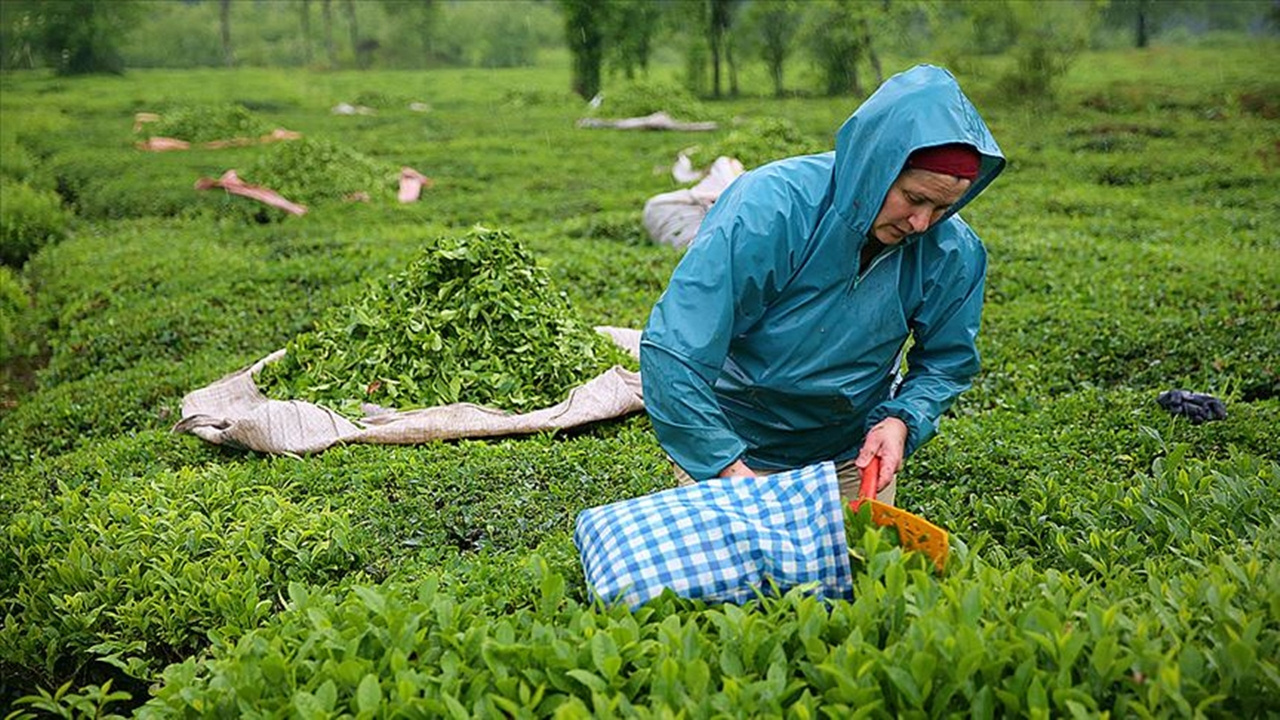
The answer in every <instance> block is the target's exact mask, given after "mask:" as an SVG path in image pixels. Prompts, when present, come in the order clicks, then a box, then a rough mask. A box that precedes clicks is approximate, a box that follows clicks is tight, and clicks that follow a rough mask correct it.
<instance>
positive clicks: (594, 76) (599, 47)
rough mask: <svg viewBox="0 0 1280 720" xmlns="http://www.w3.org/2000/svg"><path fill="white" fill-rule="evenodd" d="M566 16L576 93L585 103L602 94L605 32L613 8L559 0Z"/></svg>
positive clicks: (581, 1)
mask: <svg viewBox="0 0 1280 720" xmlns="http://www.w3.org/2000/svg"><path fill="white" fill-rule="evenodd" d="M560 10H561V12H562V13H563V14H564V38H565V45H567V46H568V48H569V54H570V55H571V56H572V58H573V77H572V80H571V81H570V85H571V87H572V88H573V91H574V92H575V93H577V94H578V95H580V96H581V97H582V98H583V99H585V100H590V99H591V98H593V97H595V95H596V93H598V92H600V70H601V67H602V65H603V64H604V52H605V29H606V28H607V27H608V20H607V15H608V13H609V11H610V6H609V5H607V4H605V3H597V2H592V1H591V0H560Z"/></svg>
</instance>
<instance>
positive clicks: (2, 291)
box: [0, 265, 31, 362]
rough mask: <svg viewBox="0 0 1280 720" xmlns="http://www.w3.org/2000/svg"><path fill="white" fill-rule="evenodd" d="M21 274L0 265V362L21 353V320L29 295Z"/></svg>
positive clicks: (28, 301) (28, 305)
mask: <svg viewBox="0 0 1280 720" xmlns="http://www.w3.org/2000/svg"><path fill="white" fill-rule="evenodd" d="M27 292H28V290H27V285H26V283H25V282H23V280H22V276H21V275H19V274H18V273H16V272H14V271H13V269H12V268H10V267H8V266H5V265H0V362H8V361H9V359H10V358H13V357H17V356H18V355H20V354H22V348H20V347H19V344H20V338H21V337H22V334H23V328H22V322H23V317H24V316H25V315H26V313H27V311H28V308H29V307H30V306H31V297H30V296H29V295H28V294H27Z"/></svg>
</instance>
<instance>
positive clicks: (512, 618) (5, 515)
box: [0, 43, 1280, 718]
mask: <svg viewBox="0 0 1280 720" xmlns="http://www.w3.org/2000/svg"><path fill="white" fill-rule="evenodd" d="M1278 58H1280V47H1277V46H1276V45H1275V44H1274V43H1272V44H1253V45H1241V46H1231V47H1216V48H1214V47H1203V48H1194V49H1193V48H1184V49H1175V48H1154V49H1149V50H1147V51H1145V52H1136V51H1134V52H1113V53H1107V54H1091V55H1085V56H1083V57H1082V58H1081V59H1080V60H1079V61H1078V62H1077V64H1076V65H1075V66H1074V67H1073V69H1072V71H1071V72H1070V74H1069V75H1068V76H1067V77H1066V78H1065V80H1064V81H1063V85H1062V87H1061V89H1060V93H1059V96H1058V98H1057V99H1056V101H1055V102H1053V103H1045V102H1040V103H1034V104H1028V103H1026V102H1024V101H1023V99H1022V98H1014V97H1006V96H1002V95H1001V93H1000V92H999V90H998V85H997V83H996V82H995V81H994V78H995V76H996V74H995V72H994V71H993V69H992V67H990V66H987V65H984V64H975V65H974V66H972V67H966V68H963V69H957V70H956V74H957V76H958V77H959V78H960V81H961V83H962V85H963V86H964V87H965V88H966V89H967V90H968V91H969V93H970V95H971V96H972V97H973V98H974V100H975V103H976V104H977V106H978V107H979V109H980V110H981V111H982V112H983V114H984V116H985V117H986V119H987V121H988V123H989V125H990V126H991V128H992V130H993V132H994V134H995V136H996V138H997V139H998V140H999V142H1000V144H1001V146H1002V147H1003V149H1004V150H1005V152H1006V154H1007V155H1008V157H1009V160H1010V163H1009V168H1008V170H1007V171H1006V172H1005V173H1004V175H1003V176H1002V177H1001V178H1000V179H998V180H997V181H996V183H995V184H994V185H993V186H992V188H991V189H990V190H988V191H987V193H986V194H984V195H983V196H982V197H981V198H979V199H978V200H977V201H976V202H975V203H974V204H973V205H972V206H970V207H969V208H966V210H965V213H964V214H965V217H966V220H967V221H968V222H969V223H970V224H971V225H973V226H974V227H975V228H976V229H977V230H978V232H979V233H980V234H981V236H982V237H983V239H984V241H985V243H986V244H987V247H988V250H989V254H990V276H989V280H988V284H987V309H986V314H985V317H984V326H983V330H982V334H981V336H980V338H979V346H980V350H981V352H982V355H983V370H982V373H981V374H980V376H979V377H978V378H977V381H976V383H975V386H974V388H973V389H972V390H971V391H970V392H969V393H968V394H966V395H965V396H964V397H963V398H962V400H961V401H960V402H959V403H957V405H956V407H955V408H953V410H952V411H951V413H950V414H949V416H948V417H947V418H946V419H944V421H943V424H942V429H941V432H940V434H939V436H938V438H937V439H936V440H934V441H933V442H932V443H931V444H929V445H927V446H926V447H925V448H924V449H922V450H921V451H920V452H919V453H918V454H917V455H916V456H914V457H913V458H911V459H910V460H909V461H908V464H907V466H906V468H905V470H904V472H903V474H902V476H901V477H900V484H899V491H898V504H899V505H901V506H904V507H906V508H908V509H910V510H912V511H914V512H917V513H919V514H921V515H923V516H925V517H927V518H929V519H931V520H933V521H934V522H936V523H938V524H940V525H943V526H944V527H947V528H949V529H950V530H951V531H952V533H953V537H954V542H955V547H954V550H953V553H952V554H953V557H952V561H951V565H950V567H949V569H948V572H947V573H946V574H945V575H944V576H941V577H939V576H936V575H934V574H931V573H929V572H927V571H926V570H925V569H924V565H923V563H921V562H920V561H919V559H918V558H913V557H904V556H903V555H902V553H901V552H900V551H899V550H898V549H896V548H894V547H893V544H892V543H890V542H889V539H888V538H887V537H886V536H883V535H880V534H877V533H875V532H869V533H867V534H866V535H865V536H863V537H862V538H860V539H855V544H856V545H858V548H857V549H858V552H859V553H860V554H861V555H862V556H863V557H865V558H866V560H865V563H864V564H862V565H861V566H860V567H859V569H858V572H857V573H856V574H855V585H856V587H855V590H856V599H855V600H854V601H852V602H837V603H832V604H823V603H821V602H819V601H816V600H814V599H812V598H810V597H807V596H805V595H804V594H803V593H801V592H798V591H797V592H793V593H790V594H787V595H785V596H783V597H768V598H762V599H760V600H759V601H756V602H753V603H749V604H747V605H745V606H706V605H703V604H700V603H695V602H689V601H683V600H679V599H677V598H674V597H667V598H662V599H659V600H658V601H655V602H653V603H651V604H649V605H647V606H645V607H643V608H642V609H640V610H638V611H636V612H634V613H632V612H629V611H628V610H626V609H625V608H618V607H604V606H601V605H599V604H593V603H592V602H591V600H590V597H589V595H588V592H587V588H586V587H585V584H584V581H583V577H582V571H581V569H580V566H579V564H578V557H577V552H576V549H575V548H574V546H573V543H572V540H571V533H572V529H573V522H574V518H575V516H576V515H577V514H578V513H579V512H580V511H582V510H583V509H585V508H588V507H592V506H596V505H601V504H604V503H608V502H612V501H616V500H620V499H623V498H629V497H634V496H637V495H641V494H644V493H649V492H653V491H657V490H661V489H665V488H668V487H672V486H674V483H675V481H674V479H673V477H672V474H671V471H670V467H669V466H668V464H667V462H666V461H665V458H664V455H663V453H662V451H661V449H660V447H659V446H658V444H657V442H656V440H655V439H654V437H653V434H652V431H651V429H650V427H649V425H648V421H647V419H646V418H645V417H644V416H643V415H638V416H632V417H629V418H626V419H623V420H619V421H613V422H606V423H601V424H599V425H596V426H593V427H589V428H586V429H583V430H579V431H575V432H571V433H563V434H557V435H554V436H552V435H538V436H532V437H524V438H513V439H504V440H500V441H463V442H437V443H433V444H428V445H423V446H398V447H378V446H367V445H360V446H347V447H338V448H336V449H331V450H329V451H326V452H324V453H322V454H319V455H316V456H311V457H306V458H298V457H272V456H265V455H258V454H254V453H249V452H243V451H237V450H233V449H226V448H221V447H216V446H212V445H210V444H207V443H204V442H203V441H201V440H198V439H196V438H195V437H192V436H190V435H185V434H174V433H171V432H170V428H171V427H172V426H173V424H174V423H175V422H176V421H177V420H178V417H179V414H180V402H181V398H182V396H183V395H184V394H186V393H187V392H190V391H192V390H195V389H197V388H200V387H202V386H204V385H206V384H208V383H210V382H212V381H214V380H216V379H218V378H219V377H222V376H223V375H226V374H228V373H231V372H233V371H235V370H237V369H239V368H242V367H244V366H246V365H248V364H250V363H252V362H254V361H256V360H258V359H260V358H261V357H263V356H265V355H267V354H268V353H270V352H272V351H274V350H276V349H278V348H281V347H284V346H285V345H286V344H287V343H288V342H289V341H290V340H291V339H293V338H294V337H295V336H297V335H298V334H299V333H302V332H304V331H307V330H309V329H311V328H312V326H313V323H315V322H316V321H317V320H318V319H319V318H320V317H322V316H323V314H324V313H325V312H326V310H328V309H330V308H332V307H335V306H337V305H340V304H343V303H348V302H351V301H352V300H353V299H355V298H357V297H359V294H360V292H361V289H362V288H363V287H365V283H366V282H368V281H370V280H377V279H380V278H384V277H387V276H388V275H391V274H393V273H396V272H399V271H401V270H402V269H403V268H404V267H405V266H406V264H407V263H408V262H409V261H410V260H411V259H412V258H413V257H414V256H415V253H417V252H419V251H420V249H421V248H422V247H423V246H424V245H425V244H427V243H429V242H431V241H432V240H433V239H434V238H437V237H439V236H442V235H457V234H462V233H465V232H466V231H467V230H468V229H469V228H471V227H472V226H474V225H476V224H481V225H484V226H485V227H488V228H493V229H496V230H501V231H502V232H505V233H508V234H509V235H510V237H511V238H512V239H513V240H514V241H517V242H519V243H521V244H522V245H523V246H524V247H525V248H527V249H528V250H529V251H530V252H531V253H532V254H533V256H534V257H536V258H537V261H538V262H539V263H540V264H541V266H542V267H544V268H545V270H546V271H547V273H548V274H549V276H550V278H551V281H552V282H554V283H555V284H556V286H557V287H558V288H560V289H561V290H563V291H564V292H565V293H566V294H567V297H568V300H569V302H570V303H571V304H572V307H573V308H574V309H575V310H576V312H578V313H580V314H581V315H582V316H583V317H584V318H585V319H586V320H587V321H588V322H591V323H595V324H607V325H618V326H626V327H636V328H639V327H641V326H642V325H643V323H644V321H645V319H646V317H647V314H648V310H649V307H650V306H651V305H652V303H653V302H654V300H656V298H657V297H658V295H659V293H660V292H661V291H662V288H663V286H664V283H665V281H666V279H667V277H668V276H669V274H670V272H671V270H672V269H673V268H674V266H675V264H676V262H677V261H678V260H679V257H680V251H678V250H675V249H672V248H669V247H665V246H659V245H656V244H654V243H652V242H650V241H649V240H648V238H647V236H646V235H645V233H644V230H643V228H642V227H641V225H640V217H641V208H642V207H643V204H644V202H645V200H646V199H647V198H649V197H651V196H653V195H655V194H657V193H660V192H666V191H668V190H671V189H674V188H676V187H677V184H676V183H675V182H674V181H673V180H672V178H671V175H670V173H669V172H668V170H669V168H670V166H671V164H672V162H673V161H674V160H675V158H676V155H677V153H678V152H679V151H681V150H682V149H685V148H689V147H691V146H695V145H700V146H702V147H704V148H705V147H707V146H709V145H712V144H713V143H716V142H720V141H723V140H724V139H725V138H726V137H727V135H728V133H730V132H731V131H732V128H733V127H735V122H741V121H744V120H765V119H780V120H785V121H788V122H789V123H790V124H791V125H793V126H794V128H795V130H797V131H798V132H799V133H801V134H802V135H803V136H804V137H805V138H808V139H810V140H812V141H813V142H814V143H816V144H818V146H820V147H825V146H828V145H829V143H830V141H831V136H832V133H833V132H834V130H835V128H836V127H837V126H838V124H839V123H840V122H841V121H842V120H843V119H844V118H845V117H846V116H847V115H848V114H849V113H850V112H851V111H852V110H853V109H854V107H855V106H856V100H855V99H849V98H843V99H832V98H804V97H797V98H788V99H784V100H774V99H765V97H764V96H765V95H767V94H768V89H767V88H766V86H764V85H761V87H760V88H759V91H760V92H759V94H760V97H744V98H740V99H736V100H731V101H722V102H707V101H704V102H701V103H699V104H698V105H697V106H696V107H695V110H696V111H697V112H699V113H701V115H700V116H699V117H691V118H682V119H689V120H715V121H718V122H720V123H721V129H720V130H717V131H716V132H714V133H695V132H625V131H614V130H606V129H585V128H578V127H576V126H575V121H576V120H577V119H579V118H580V117H582V116H583V115H584V114H585V111H586V108H585V105H584V104H583V103H581V101H579V100H577V99H575V98H574V97H572V96H570V95H569V94H568V92H567V91H566V90H565V88H566V87H567V86H568V80H567V73H566V72H565V71H564V70H563V69H557V68H540V69H533V70H509V71H508V70H504V71H501V72H486V71H479V70H451V71H439V72H429V73H422V72H415V73H407V72H406V73H394V72H385V73H355V72H352V73H328V74H324V73H309V72H301V71H287V72H286V71H268V70H252V71H250V70H244V71H234V72H233V71H215V70H209V71H187V72H171V71H136V72H130V73H128V74H126V75H125V76H122V77H95V78H87V79H60V78H55V77H53V76H52V75H46V74H39V73H20V74H9V75H4V76H0V91H2V92H0V114H2V116H3V122H2V123H0V188H2V192H0V197H2V198H3V203H2V206H0V220H3V223H2V225H3V233H4V235H3V243H4V245H3V249H4V251H5V255H6V257H5V258H4V259H5V261H6V262H8V263H10V265H11V266H12V265H13V263H14V262H15V260H14V258H15V257H18V258H21V257H25V256H26V255H27V254H29V253H30V255H31V256H30V258H29V259H28V260H26V262H25V264H24V265H20V266H21V270H20V271H18V272H15V271H11V270H10V269H8V268H0V335H3V336H4V337H3V343H4V345H3V347H4V356H3V359H4V360H5V363H6V367H7V370H6V374H5V378H4V382H5V386H4V393H3V406H0V477H2V478H3V479H2V480H0V548H2V549H3V551H2V552H0V707H7V708H11V709H12V710H14V711H17V712H19V713H22V712H29V713H38V712H41V711H42V710H41V709H42V708H43V709H44V710H47V711H50V712H53V711H58V710H63V711H67V712H71V711H72V708H73V707H77V708H79V711H78V712H81V713H84V714H88V715H92V714H94V713H95V712H98V711H101V712H102V713H104V714H112V713H115V714H120V715H126V716H128V715H135V714H136V715H139V716H143V717H194V716H217V717H238V716H242V715H253V716H273V717H274V716H280V717H285V716H288V717H295V716H296V717H306V718H311V717H330V716H353V717H392V716H395V717H456V718H462V717H471V716H474V717H502V716H509V717H519V718H533V717H562V718H574V717H589V716H590V717H712V716H714V717H747V716H766V717H782V716H785V717H793V718H816V717H838V718H852V717H873V718H893V717H921V718H923V717H947V716H963V717H978V718H990V717H1023V716H1025V717H1038V718H1045V717H1096V716H1106V715H1110V716H1112V717H1138V718H1146V717H1201V716H1204V717H1222V718H1239V717H1277V716H1280V452H1278V451H1277V448H1280V231H1278V228H1280V174H1278V171H1280V123H1278V122H1277V118H1280V100H1278V98H1280V82H1278V81H1277V80H1276V79H1275V74H1274V69H1275V67H1276V66H1277V62H1276V61H1277V59H1278ZM992 62H996V63H998V62H999V60H994V61H992ZM904 67H906V63H899V64H897V65H896V66H893V67H891V68H888V69H892V70H897V69H902V68H904ZM343 102H346V103H351V104H359V105H365V106H368V107H371V108H373V109H374V110H375V111H376V112H374V113H373V114H364V115H359V114H357V115H337V114H333V113H331V112H330V109H331V108H332V107H333V106H335V105H337V104H338V103H343ZM410 103H422V104H425V105H426V106H428V107H427V108H426V109H425V110H423V109H421V107H420V106H419V107H420V109H419V110H412V109H410V107H409V106H410ZM229 105H240V106H243V108H245V109H247V110H248V112H249V114H250V115H251V116H252V118H253V120H254V122H255V123H261V125H260V126H258V125H255V127H267V128H277V127H279V128H285V129H288V130H292V131H296V132H299V133H302V135H303V136H304V138H308V139H314V140H317V141H320V140H322V141H326V142H328V143H331V144H332V146H333V147H341V148H344V149H345V150H350V151H353V152H355V153H359V154H360V155H362V156H364V157H365V158H366V159H370V160H372V161H374V162H373V164H372V165H371V166H370V167H376V166H380V165H379V164H381V166H385V167H390V168H398V167H399V166H402V165H407V166H411V167H413V168H416V169H417V170H419V171H421V172H422V173H423V174H425V175H427V176H429V177H431V178H432V180H433V181H434V182H433V185H432V186H431V187H430V188H428V189H426V190H424V192H423V196H422V199H421V201H420V202H417V203H413V204H404V205H402V204H399V203H397V202H395V200H394V197H391V196H390V195H389V194H388V196H387V197H384V196H383V195H382V194H379V193H373V196H372V197H371V199H370V201H369V202H345V201H343V200H342V199H341V198H340V197H324V196H323V195H322V194H321V195H317V197H316V198H315V199H314V200H312V201H311V202H309V203H308V204H309V206H310V212H309V213H308V214H306V215H304V216H301V217H293V216H285V215H284V214H283V213H277V212H275V211H272V212H267V211H264V210H260V209H259V207H258V206H256V205H253V204H252V203H250V201H248V200H245V199H243V198H237V197H234V196H231V195H227V194H225V193H222V192H218V191H213V192H197V191H196V190H194V189H193V185H194V183H195V181H196V180H197V179H198V178H201V177H213V178H216V177H218V176H219V175H221V174H222V173H223V172H224V171H226V170H228V169H237V170H238V171H240V172H241V175H242V176H244V177H245V178H246V179H248V180H252V178H251V177H249V176H248V174H247V170H248V169H249V168H253V167H255V163H260V162H261V160H262V158H263V157H264V156H265V153H268V152H269V151H270V149H271V147H273V146H268V145H251V146H239V147H227V148H219V149H208V148H203V147H199V146H197V147H194V148H192V149H189V150H184V151H170V152H155V153H149V152H143V151H141V150H139V149H137V148H135V146H134V143H135V142H136V141H138V140H139V139H140V137H141V136H140V135H138V134H135V133H134V131H133V129H132V125H133V122H134V116H135V114H136V113H139V112H155V113H161V114H166V113H168V114H170V115H172V114H174V113H178V112H180V111H181V109H182V108H190V107H213V106H221V107H226V106H229ZM606 107H607V105H606ZM345 150H344V151H345ZM335 152H337V151H335ZM300 177H302V178H303V180H308V179H313V178H314V173H312V174H305V173H304V174H303V175H301V176H300ZM349 179H350V178H343V177H341V176H335V177H334V178H333V183H334V186H338V185H339V184H340V183H341V182H343V181H344V180H349ZM299 181H300V182H301V180H299ZM1173 388H1184V389H1188V390H1194V391H1197V392H1204V393H1210V394H1213V395H1215V396H1217V397H1219V398H1221V399H1222V400H1223V401H1224V402H1225V403H1226V406H1227V411H1228V416H1227V418H1226V419H1225V420H1223V421H1219V422H1209V423H1204V424H1198V425H1197V424H1192V423H1191V422H1189V421H1188V420H1187V419H1185V418H1180V417H1175V416H1173V415H1170V414H1169V413H1167V412H1165V411H1164V410H1163V409H1162V408H1161V407H1160V406H1159V405H1157V403H1156V396H1157V395H1158V394H1159V393H1160V392H1162V391H1165V390H1169V389H1173ZM59 688H62V689H61V690H59ZM23 696H28V697H27V699H25V700H24V699H20V698H22V697H23ZM31 696H34V697H31Z"/></svg>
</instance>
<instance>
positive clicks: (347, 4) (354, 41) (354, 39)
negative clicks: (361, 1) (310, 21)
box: [342, 0, 368, 70]
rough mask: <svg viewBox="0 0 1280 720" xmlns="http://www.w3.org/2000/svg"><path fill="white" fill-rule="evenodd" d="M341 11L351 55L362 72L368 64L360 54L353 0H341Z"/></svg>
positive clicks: (358, 31)
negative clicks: (345, 16)
mask: <svg viewBox="0 0 1280 720" xmlns="http://www.w3.org/2000/svg"><path fill="white" fill-rule="evenodd" d="M342 9H343V10H345V11H346V14H347V31H348V33H349V34H350V36H351V54H352V55H353V56H355V59H356V66H357V67H359V68H360V69H361V70H364V69H365V68H366V67H368V63H366V62H365V53H362V52H360V27H359V26H358V25H357V24H356V4H355V0H343V3H342Z"/></svg>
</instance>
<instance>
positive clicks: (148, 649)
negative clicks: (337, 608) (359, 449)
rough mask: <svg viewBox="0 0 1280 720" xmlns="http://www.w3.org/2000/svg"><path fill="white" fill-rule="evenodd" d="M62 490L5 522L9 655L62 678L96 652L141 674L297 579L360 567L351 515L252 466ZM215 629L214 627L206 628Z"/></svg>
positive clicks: (228, 632) (250, 623) (1, 640)
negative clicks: (263, 477) (287, 488)
mask: <svg viewBox="0 0 1280 720" xmlns="http://www.w3.org/2000/svg"><path fill="white" fill-rule="evenodd" d="M89 490H90V489H89V488H82V489H80V490H71V489H70V488H65V487H64V488H62V489H60V491H59V492H58V493H57V495H56V496H55V497H54V498H53V499H52V500H51V501H49V502H46V503H33V504H31V505H29V506H27V507H26V508H25V509H24V510H22V511H20V512H18V513H17V514H15V515H14V516H13V517H12V518H10V519H9V521H8V523H7V524H6V525H5V529H4V539H5V545H6V547H7V548H8V549H9V551H8V552H6V553H5V556H4V558H3V559H0V569H3V571H4V572H3V573H0V577H3V578H4V580H3V581H0V593H2V595H0V604H3V606H4V614H5V619H4V622H3V625H0V663H3V665H4V666H6V667H8V669H9V670H10V671H20V672H22V673H24V674H27V675H32V676H41V677H59V676H60V675H61V674H62V673H65V672H66V671H67V670H68V669H73V668H75V667H76V666H78V665H80V664H81V663H83V658H85V657H92V658H96V659H99V660H101V661H103V662H106V663H108V664H109V665H112V666H114V667H116V668H119V669H120V670H122V671H124V672H125V673H126V674H128V675H130V676H133V677H137V678H146V677H147V676H148V675H149V674H150V673H151V672H153V671H155V670H157V669H158V668H159V667H160V665H162V664H163V663H165V662H169V661H172V660H175V659H177V658H180V657H184V656H186V655H188V654H190V653H192V652H193V651H195V650H196V649H198V648H201V647H203V646H205V645H206V644H207V643H208V642H209V639H210V637H214V638H227V639H231V638H234V637H235V636H237V635H239V634H240V633H243V632H244V631H247V630H249V629H251V628H253V627H256V626H257V625H258V624H259V623H261V622H262V621H263V620H264V619H266V618H267V617H269V616H270V614H271V612H272V608H273V605H274V603H275V602H276V600H277V597H276V595H277V593H278V592H280V591H282V590H283V588H284V586H285V585H286V584H287V583H288V582H290V581H301V582H316V581H321V580H326V579H329V580H336V579H339V578H342V577H343V576H344V575H346V574H347V573H349V572H352V571H354V570H356V569H357V568H358V567H360V564H361V563H360V558H359V555H358V554H356V550H357V549H356V548H354V547H352V546H351V545H350V544H349V541H348V535H349V534H350V532H351V530H350V525H349V523H348V520H347V518H346V516H345V515H344V514H341V513H337V512H334V511H332V510H330V509H328V508H327V506H326V505H327V504H326V503H325V502H324V501H322V500H318V499H310V500H306V501H303V502H294V501H291V500H289V499H287V498H286V497H284V495H283V493H282V492H281V491H280V489H279V488H276V487H269V486H263V485H260V484H258V483H256V482H255V481H254V473H253V472H252V471H249V470H248V469H242V470H230V471H228V470H223V469H220V468H214V469H212V470H210V471H207V472H192V471H179V472H175V473H171V474H166V475H160V476H157V477H154V478H151V479H146V480H142V479H139V480H132V479H124V480H122V481H120V482H119V483H117V484H115V485H114V486H107V487H100V488H98V489H97V491H96V492H90V491H89ZM211 633H212V635H211Z"/></svg>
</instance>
